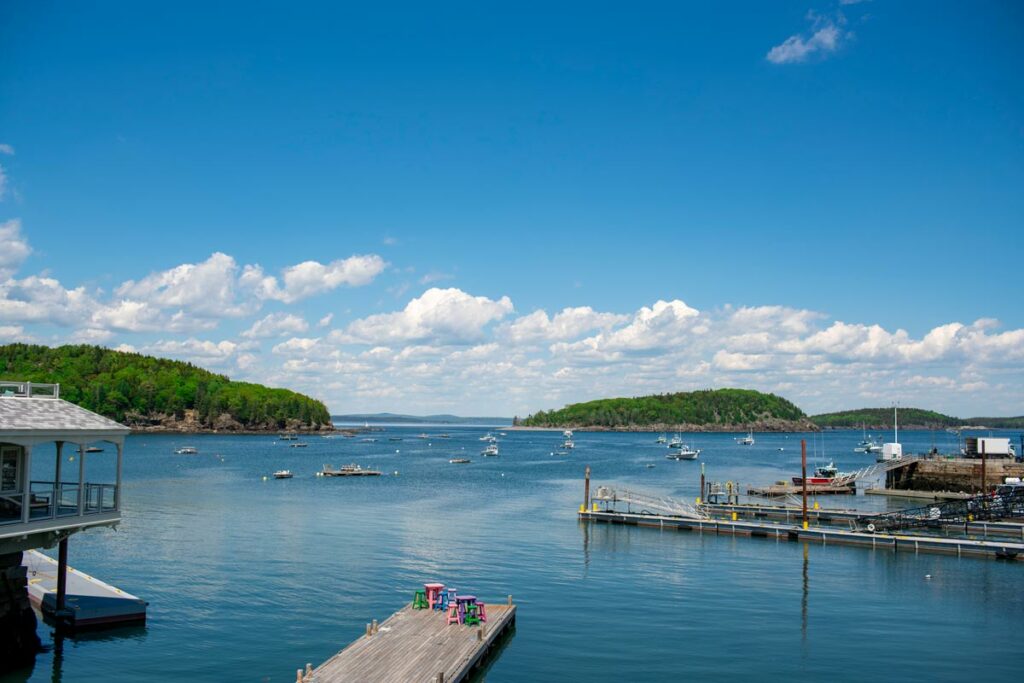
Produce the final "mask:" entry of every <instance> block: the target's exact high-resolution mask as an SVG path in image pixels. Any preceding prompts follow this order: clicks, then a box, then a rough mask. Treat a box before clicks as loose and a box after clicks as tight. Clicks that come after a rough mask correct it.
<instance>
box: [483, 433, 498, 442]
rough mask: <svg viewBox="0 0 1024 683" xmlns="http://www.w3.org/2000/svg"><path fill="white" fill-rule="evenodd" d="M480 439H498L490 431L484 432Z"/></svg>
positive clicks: (489, 440) (494, 440)
mask: <svg viewBox="0 0 1024 683" xmlns="http://www.w3.org/2000/svg"><path fill="white" fill-rule="evenodd" d="M480 440H481V441H487V442H489V443H494V442H496V441H497V440H498V437H496V436H495V435H494V434H491V433H490V432H487V433H486V434H484V435H483V436H481V437H480Z"/></svg>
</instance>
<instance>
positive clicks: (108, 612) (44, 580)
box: [21, 550, 147, 628]
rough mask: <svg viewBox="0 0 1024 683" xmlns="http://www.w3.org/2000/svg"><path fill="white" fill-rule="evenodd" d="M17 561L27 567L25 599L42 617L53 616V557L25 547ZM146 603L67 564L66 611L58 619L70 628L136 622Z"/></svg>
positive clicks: (141, 620) (140, 619)
mask: <svg viewBox="0 0 1024 683" xmlns="http://www.w3.org/2000/svg"><path fill="white" fill-rule="evenodd" d="M21 563H22V565H23V566H25V568H26V569H27V570H28V597H29V600H31V601H32V604H33V605H35V606H36V608H38V609H39V611H41V612H42V613H43V615H44V616H46V617H50V618H53V619H56V618H57V615H56V614H55V612H56V609H57V560H54V559H53V558H51V557H49V556H47V555H44V554H43V553H41V552H39V551H37V550H27V551H25V552H24V553H22V560H21ZM146 605H147V603H146V601H145V600H142V599H140V598H137V597H135V596H134V595H132V594H131V593H126V592H124V591H123V590H121V589H120V588H115V587H114V586H111V585H110V584H107V583H104V582H102V581H100V580H99V579H97V578H95V577H92V576H89V575H88V574H85V573H83V572H80V571H78V570H77V569H72V568H71V567H68V570H67V595H66V597H65V609H66V612H67V614H66V615H62V616H61V617H60V619H61V621H64V622H65V623H67V625H69V626H72V627H74V628H82V627H96V626H109V625H123V624H138V623H144V622H145V621H146Z"/></svg>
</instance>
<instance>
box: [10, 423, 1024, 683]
mask: <svg viewBox="0 0 1024 683" xmlns="http://www.w3.org/2000/svg"><path fill="white" fill-rule="evenodd" d="M430 429H431V431H438V430H437V429H436V428H430ZM420 431H422V428H389V429H388V430H387V431H386V432H385V433H383V434H380V435H378V436H379V438H380V441H379V442H377V443H365V442H362V441H359V440H358V439H342V438H335V439H322V438H319V437H312V438H309V439H307V441H308V442H309V447H308V448H305V449H301V448H287V446H286V444H285V443H284V442H279V441H278V440H277V439H276V438H275V437H271V436H244V437H228V436H199V437H187V438H183V437H180V436H133V437H131V438H130V439H129V440H128V446H127V460H126V468H125V480H126V492H125V507H124V522H123V523H122V524H121V525H120V527H119V528H118V529H117V530H106V529H100V530H92V531H88V532H85V533H82V534H78V535H76V536H73V537H72V539H71V542H70V561H71V564H72V566H75V567H76V568H78V569H81V570H83V571H85V572H88V573H91V574H94V575H96V576H98V577H100V578H102V579H104V580H106V581H108V582H110V583H113V584H114V585H116V586H118V587H121V588H123V589H125V590H128V591H130V592H133V593H135V594H137V595H139V596H140V597H142V598H144V599H146V600H148V601H149V602H150V607H149V621H148V624H147V626H146V627H145V628H144V629H134V630H127V631H121V632H113V633H106V634H104V635H103V636H100V637H95V638H88V639H78V640H69V641H65V643H64V651H63V655H62V656H56V655H54V654H53V652H47V653H43V654H41V655H40V656H39V657H38V659H37V661H36V664H35V667H34V669H32V670H31V671H26V672H22V673H21V674H19V675H16V676H13V677H10V680H18V681H21V680H31V681H44V680H46V681H49V680H63V681H97V680H103V681H120V680H126V681H127V680H131V681H134V682H137V681H167V680H189V681H285V682H289V683H290V682H291V681H294V677H295V669H296V668H299V667H301V666H302V665H304V663H305V662H313V663H314V664H316V663H319V662H321V661H323V660H324V659H326V658H328V657H329V656H330V655H332V654H334V653H335V652H336V651H337V650H339V649H341V648H342V647H343V646H344V645H346V644H347V643H348V642H350V641H351V640H353V639H355V638H357V637H358V636H359V635H360V634H361V633H362V632H363V629H364V626H365V624H366V623H367V622H368V621H370V620H371V619H373V618H377V619H383V618H384V617H386V616H388V615H389V614H390V613H391V612H393V611H394V610H396V609H398V608H399V607H401V606H402V605H403V604H404V603H406V602H408V600H409V599H410V598H411V596H412V591H413V590H414V589H415V588H416V587H417V586H419V585H421V584H422V583H423V582H424V581H426V580H431V579H438V580H441V581H443V582H445V583H448V584H449V585H454V586H456V587H458V588H459V589H463V590H466V591H472V592H474V593H476V594H477V595H478V596H481V597H483V598H485V599H488V600H500V599H503V598H504V597H505V596H506V595H507V594H509V593H511V594H513V596H514V597H515V600H516V602H517V603H518V605H519V610H520V611H519V614H518V625H517V630H516V633H515V635H514V636H513V637H512V638H511V640H510V641H509V642H508V643H507V646H506V647H505V649H504V651H503V652H502V653H501V655H500V657H498V658H496V660H495V661H494V662H493V664H492V665H491V667H490V668H489V670H487V671H486V674H485V675H486V679H487V680H488V681H556V680H567V679H572V680H622V681H634V680H635V681H677V680H681V679H684V678H687V679H689V678H692V677H704V676H706V677H707V678H708V680H710V679H716V680H733V679H740V678H742V679H746V680H786V681H792V680H794V679H798V680H821V679H824V678H825V677H828V679H829V680H830V681H833V682H835V681H845V680H849V681H861V680H871V679H879V680H894V679H900V680H903V681H918V680H919V681H929V682H934V681H937V680H955V679H962V678H967V677H971V676H976V675H977V674H978V672H984V673H985V674H987V675H992V674H994V675H996V676H998V675H1001V674H1005V675H1007V676H1010V675H1016V674H1017V673H1018V672H1019V669H1018V666H1017V665H1015V664H1013V659H1014V655H1012V654H1011V649H1010V648H1011V643H1012V642H1014V639H1015V638H1016V636H1017V634H1018V632H1019V628H1020V625H1021V615H1022V614H1024V609H1022V608H1024V591H1021V587H1022V586H1024V582H1022V578H1024V566H1022V565H1020V564H1019V563H1018V564H1010V563H1005V562H994V561H986V560H972V559H956V558H950V557H941V556H929V555H922V556H917V557H915V556H912V555H906V554H899V555H893V554H889V553H885V552H881V551H879V552H873V551H869V550H864V549H858V548H843V547H820V546H810V547H808V548H805V547H804V546H803V545H801V544H797V543H788V542H776V541H769V540H762V539H747V538H729V537H716V536H699V535H693V534H683V533H678V532H661V531H658V530H654V529H637V528H631V527H615V526H597V525H595V526H590V527H587V526H585V525H581V524H579V523H578V522H577V520H576V517H575V513H576V510H577V508H578V506H579V504H580V502H581V498H582V474H583V468H584V465H586V464H590V465H591V466H592V468H593V472H594V474H593V477H594V481H595V483H614V484H623V485H629V486H632V487H636V488H640V489H642V490H650V491H653V492H660V493H665V494H670V495H676V496H679V497H683V498H690V499H692V498H693V497H694V496H695V495H696V492H697V488H698V481H699V464H698V463H694V462H672V461H668V460H666V459H665V458H664V453H665V450H664V447H663V446H661V447H659V446H656V445H655V444H654V435H648V434H588V433H580V434H577V438H576V443H577V448H576V452H575V453H574V454H573V455H571V456H569V457H552V456H551V455H550V453H551V451H552V449H553V446H554V445H555V444H556V443H557V441H558V438H557V434H554V433H547V432H509V433H508V436H507V437H505V438H503V439H502V444H501V456H500V457H498V458H482V457H480V456H479V455H478V454H479V451H480V448H481V446H482V444H481V442H480V441H478V440H477V438H478V437H479V436H480V435H481V434H482V433H483V432H482V430H480V429H479V428H473V429H457V428H456V429H448V430H447V431H448V432H449V433H450V434H451V435H452V438H451V439H447V440H442V439H434V440H432V441H429V442H428V441H423V440H420V439H416V438H414V436H415V434H417V433H419V432H420ZM388 436H402V437H404V440H403V441H401V442H388V441H386V438H387V437H388ZM901 436H902V437H903V438H902V439H901V440H902V441H904V443H905V444H906V445H905V448H908V449H909V450H913V451H917V450H926V449H927V448H930V447H931V445H932V442H933V438H934V439H936V440H937V441H938V445H939V446H940V448H951V447H952V445H953V443H952V442H951V441H950V440H949V439H950V437H948V436H947V435H945V434H941V433H940V435H937V436H934V437H933V435H932V434H931V433H921V432H918V433H906V434H905V435H901ZM799 438H800V437H799V436H796V435H789V436H788V437H787V436H785V435H760V434H759V435H757V445H756V446H754V447H741V446H737V445H735V444H734V443H733V439H732V437H731V435H724V434H723V435H699V436H697V437H695V438H694V439H692V440H691V441H692V442H693V444H694V445H696V446H697V447H700V448H702V449H704V454H702V456H701V460H702V461H703V462H704V463H705V464H706V467H707V473H708V478H709V480H733V481H739V482H743V483H764V484H766V483H770V482H772V481H774V480H776V479H780V478H788V477H789V476H791V475H793V474H796V473H797V472H798V471H799V460H800V451H799ZM859 438H860V433H859V432H856V433H854V432H837V433H829V434H827V435H825V436H824V451H825V453H826V454H827V457H828V458H832V457H834V458H835V460H836V464H837V465H839V467H840V469H843V470H848V469H854V468H855V467H859V466H863V465H864V464H866V463H868V462H871V460H872V457H871V456H864V455H859V454H854V453H852V448H853V446H854V445H855V444H856V442H857V441H858V440H859ZM186 444H187V445H195V446H197V447H198V448H199V449H200V455H198V456H176V455H174V454H173V449H174V448H175V447H176V446H180V445H186ZM779 448H783V449H784V450H782V451H780V450H779ZM819 450H820V448H819ZM108 451H109V449H108ZM396 451H400V452H396ZM37 452H38V451H37ZM104 455H109V453H108V454H104ZM458 456H465V457H470V458H471V459H472V460H473V462H472V464H469V465H450V464H449V463H448V459H449V458H451V457H458ZM90 457H92V456H90ZM811 459H812V462H813V461H814V459H815V458H814V457H812V458H811ZM325 462H328V463H331V464H334V465H339V464H344V463H348V462H357V463H360V464H362V465H365V466H375V467H377V468H379V469H382V470H385V471H386V472H387V473H388V476H384V477H379V478H368V479H321V478H316V477H314V476H313V474H314V472H316V471H317V470H319V469H320V466H321V465H322V464H323V463H325ZM649 462H651V463H655V464H656V467H655V468H653V469H647V468H646V467H645V465H646V463H649ZM94 464H95V465H96V466H97V467H98V468H99V469H102V461H101V460H100V459H99V458H97V459H96V460H95V461H94ZM283 467H287V468H290V469H291V470H292V471H293V472H295V475H296V477H295V479H292V480H284V481H275V480H273V479H270V480H269V481H264V480H263V479H262V477H263V475H269V474H270V473H271V472H272V471H273V470H275V469H279V468H283ZM396 471H397V472H398V475H397V476H396V475H394V474H393V473H394V472H396ZM823 503H824V504H832V505H837V504H842V505H850V504H857V505H861V506H868V507H874V508H884V507H886V506H890V505H895V503H894V502H892V501H888V500H880V499H876V498H873V497H863V496H858V497H857V498H856V499H851V498H849V497H844V498H843V499H831V500H829V499H823ZM928 574H930V575H931V577H932V578H931V579H930V580H926V579H925V575H928ZM39 632H40V636H41V637H42V638H43V640H44V641H45V642H46V643H49V644H52V643H53V638H52V636H51V632H50V629H49V628H48V627H46V626H41V627H40V630H39ZM697 680H701V678H698V679H697Z"/></svg>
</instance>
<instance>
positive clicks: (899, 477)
mask: <svg viewBox="0 0 1024 683" xmlns="http://www.w3.org/2000/svg"><path fill="white" fill-rule="evenodd" d="M1006 477H1021V478H1024V463H1019V462H1014V461H1013V460H1011V459H1009V458H1000V459H996V458H990V459H988V460H987V462H986V465H985V479H986V482H987V483H988V487H989V488H992V487H993V486H995V485H996V484H1002V483H1003V481H1004V480H1005V478H1006ZM886 487H887V488H894V489H903V490H911V491H964V492H966V493H977V492H979V491H980V490H981V460H980V459H978V460H975V459H958V460H921V461H919V462H915V463H911V464H910V465H907V466H906V467H901V468H899V469H896V470H893V471H892V472H890V473H889V477H888V482H887V485H886Z"/></svg>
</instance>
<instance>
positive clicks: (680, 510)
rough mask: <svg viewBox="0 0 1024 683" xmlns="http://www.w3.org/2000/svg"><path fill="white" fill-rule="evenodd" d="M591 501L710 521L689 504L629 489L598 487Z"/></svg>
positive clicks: (706, 515)
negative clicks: (621, 504) (620, 504)
mask: <svg viewBox="0 0 1024 683" xmlns="http://www.w3.org/2000/svg"><path fill="white" fill-rule="evenodd" d="M593 500H600V501H602V502H605V503H626V504H627V505H629V506H633V505H635V506H637V507H639V508H640V509H641V510H646V511H653V512H661V513H664V514H669V515H673V516H676V517H686V518H688V519H710V516H709V515H708V514H707V513H706V512H704V511H703V510H701V509H700V508H698V507H696V506H694V505H690V504H689V503H684V502H683V501H681V500H676V499H675V498H669V497H667V496H655V495H651V494H647V493H640V492H639V491H632V490H630V489H619V488H611V487H610V486H599V487H597V491H596V492H595V493H594V495H593Z"/></svg>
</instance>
